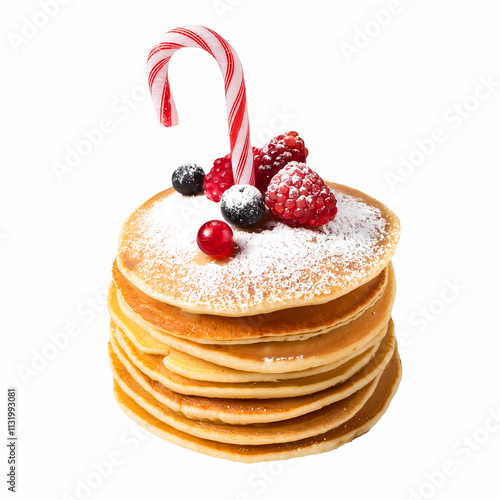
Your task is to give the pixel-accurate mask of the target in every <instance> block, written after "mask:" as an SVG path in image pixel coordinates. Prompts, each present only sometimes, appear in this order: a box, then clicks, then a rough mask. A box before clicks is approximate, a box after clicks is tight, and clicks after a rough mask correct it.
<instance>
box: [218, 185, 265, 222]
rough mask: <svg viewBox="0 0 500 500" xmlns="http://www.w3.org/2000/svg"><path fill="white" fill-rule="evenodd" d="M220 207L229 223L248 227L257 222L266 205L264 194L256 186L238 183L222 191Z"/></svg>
mask: <svg viewBox="0 0 500 500" xmlns="http://www.w3.org/2000/svg"><path fill="white" fill-rule="evenodd" d="M220 209H221V212H222V215H223V216H224V219H226V221H227V222H229V224H232V225H233V226H236V227H248V226H251V225H253V224H255V223H257V222H259V220H260V219H261V218H262V216H263V215H264V212H265V211H266V205H265V203H264V196H262V193H261V192H260V191H259V190H258V189H257V188H256V187H254V186H249V185H248V184H239V185H236V186H232V187H230V188H229V189H228V190H227V191H225V192H224V194H223V195H222V197H221V200H220Z"/></svg>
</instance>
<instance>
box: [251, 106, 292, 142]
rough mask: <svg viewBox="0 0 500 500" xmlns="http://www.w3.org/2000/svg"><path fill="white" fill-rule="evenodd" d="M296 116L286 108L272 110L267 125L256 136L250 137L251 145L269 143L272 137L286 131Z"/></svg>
mask: <svg viewBox="0 0 500 500" xmlns="http://www.w3.org/2000/svg"><path fill="white" fill-rule="evenodd" d="M295 118H296V116H295V115H294V114H293V113H291V112H290V111H289V110H288V108H287V107H286V106H283V107H282V108H279V109H278V108H273V109H272V115H271V117H270V118H269V120H268V122H267V125H265V126H264V127H262V128H261V129H260V130H259V131H258V132H257V134H253V133H252V136H251V137H250V139H251V142H252V145H254V146H262V145H264V144H266V143H267V142H269V141H270V140H271V139H272V138H273V137H275V136H277V135H279V134H282V133H284V132H286V131H287V130H288V127H289V126H290V125H291V124H292V123H293V120H294V119H295Z"/></svg>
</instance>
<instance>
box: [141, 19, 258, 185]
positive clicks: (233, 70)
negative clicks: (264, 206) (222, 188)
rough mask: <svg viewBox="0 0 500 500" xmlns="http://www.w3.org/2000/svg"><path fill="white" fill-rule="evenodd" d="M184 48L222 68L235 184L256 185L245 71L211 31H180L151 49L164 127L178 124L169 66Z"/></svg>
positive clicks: (151, 70) (154, 85)
mask: <svg viewBox="0 0 500 500" xmlns="http://www.w3.org/2000/svg"><path fill="white" fill-rule="evenodd" d="M183 47H197V48H200V49H203V50H206V51H207V52H208V53H209V54H211V55H212V56H213V57H214V58H215V59H216V61H217V63H218V64H219V67H220V69H221V71H222V75H223V76H224V87H225V91H226V107H227V118H228V129H229V142H230V145H231V164H232V167H233V177H234V181H235V183H236V184H251V185H255V176H254V171H253V154H252V146H251V144H250V128H249V124H248V111H247V102H246V91H245V80H244V78H243V68H242V66H241V62H240V59H239V58H238V55H237V54H236V52H235V51H234V49H233V48H232V47H231V45H229V43H227V42H226V40H224V38H222V37H221V36H220V35H218V34H217V33H215V32H214V31H212V30H211V29H208V28H205V27H204V26H183V27H180V28H176V29H173V30H171V31H168V32H167V33H165V34H164V35H163V36H162V37H161V38H160V39H159V40H158V42H157V43H156V45H155V46H154V47H153V48H152V49H151V52H150V53H149V56H148V74H149V76H148V80H149V90H150V92H151V97H152V98H153V104H154V106H155V108H156V112H157V114H158V120H159V122H160V124H162V125H164V126H165V127H172V126H174V125H177V123H178V116H177V109H176V108H175V103H174V99H173V97H172V93H171V91H170V84H169V82H168V64H169V61H170V58H171V57H172V55H173V54H174V52H176V51H177V50H179V49H181V48H183Z"/></svg>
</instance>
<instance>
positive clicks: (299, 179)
mask: <svg viewBox="0 0 500 500" xmlns="http://www.w3.org/2000/svg"><path fill="white" fill-rule="evenodd" d="M266 206H267V207H268V208H269V210H270V211H271V213H272V214H273V215H274V216H275V217H277V218H278V219H280V220H281V221H283V222H284V223H286V224H288V225H289V226H297V225H309V226H322V225H323V224H326V223H327V222H329V221H331V220H333V219H334V217H335V215H336V214H337V200H336V199H335V196H334V194H333V192H332V190H331V189H330V188H329V187H328V186H327V185H326V184H325V183H324V181H323V179H322V178H321V177H320V176H319V175H318V174H317V173H316V172H314V171H313V170H311V169H310V168H309V167H308V166H307V165H306V164H305V163H299V162H295V161H294V162H291V163H289V164H288V165H287V166H286V167H285V168H283V169H282V170H280V171H279V172H278V173H277V174H276V175H275V176H274V177H273V178H272V179H271V182H270V183H269V187H268V188H267V191H266Z"/></svg>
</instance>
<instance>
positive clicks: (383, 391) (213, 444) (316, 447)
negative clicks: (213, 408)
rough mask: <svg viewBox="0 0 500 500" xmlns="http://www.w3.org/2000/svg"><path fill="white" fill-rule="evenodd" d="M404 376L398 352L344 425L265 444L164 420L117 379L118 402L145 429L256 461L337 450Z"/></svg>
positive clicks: (365, 425)
mask: <svg viewBox="0 0 500 500" xmlns="http://www.w3.org/2000/svg"><path fill="white" fill-rule="evenodd" d="M400 379H401V362H400V359H399V356H398V354H397V352H395V353H394V355H393V357H392V359H391V362H390V363H389V364H388V365H387V367H386V369H385V370H384V372H383V374H382V376H381V377H380V379H379V381H378V384H377V386H376V388H375V391H374V392H373V394H372V395H371V397H370V398H369V399H368V401H367V402H366V403H365V405H364V406H363V407H362V408H361V410H360V411H359V412H358V413H356V415H354V417H352V418H351V419H349V420H348V421H347V422H345V423H344V424H343V425H340V426H338V427H335V428H334V429H332V430H330V431H328V432H325V433H323V434H320V435H318V436H314V437H309V438H305V439H301V440H298V441H293V442H287V443H279V444H264V445H237V444H229V443H221V442H218V441H212V440H207V439H203V438H200V437H196V436H193V435H191V434H187V433H185V432H182V431H180V430H178V429H175V428H174V427H172V426H170V425H168V424H166V423H164V422H162V421H161V420H159V419H158V418H156V417H154V416H153V415H151V414H150V413H149V412H147V411H146V410H145V409H144V408H142V407H141V406H140V405H138V404H137V403H136V402H135V401H134V400H133V399H132V398H131V397H130V396H128V395H127V394H125V392H124V391H123V390H122V389H121V388H120V386H119V385H118V384H116V383H115V385H114V391H115V397H116V400H117V403H118V405H119V406H120V407H121V408H122V410H123V411H124V412H125V413H126V414H127V415H128V416H129V417H130V418H131V419H132V420H134V421H135V422H136V423H138V424H139V425H141V426H142V427H143V428H144V429H146V430H147V431H149V432H151V433H152V434H155V435H157V436H159V437H161V438H163V439H165V440H167V441H170V442H171V443H174V444H176V445H179V446H183V447H184V448H188V449H190V450H193V451H197V452H200V453H204V454H206V455H210V456H213V457H218V458H226V459H229V460H233V461H238V462H246V463H255V462H262V461H267V460H286V459H289V458H295V457H301V456H304V455H309V454H313V453H322V452H326V451H330V450H333V449H335V448H338V447H339V446H341V445H343V444H345V443H347V442H349V441H352V440H353V439H354V438H356V437H358V436H360V435H362V434H364V433H365V432H367V431H368V430H369V429H370V428H371V427H373V425H375V424H376V423H377V422H378V420H379V419H380V418H381V417H382V415H383V414H384V413H385V411H386V409H387V407H388V406H389V404H390V402H391V400H392V398H393V396H394V394H395V393H396V390H397V388H398V385H399V381H400Z"/></svg>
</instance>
